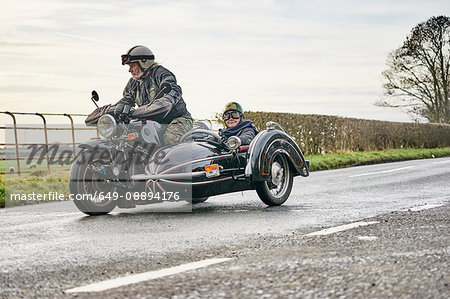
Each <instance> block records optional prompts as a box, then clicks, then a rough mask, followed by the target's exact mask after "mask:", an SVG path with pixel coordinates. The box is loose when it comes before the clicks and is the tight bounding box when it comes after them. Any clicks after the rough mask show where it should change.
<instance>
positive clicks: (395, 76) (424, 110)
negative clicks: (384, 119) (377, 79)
mask: <svg viewBox="0 0 450 299" xmlns="http://www.w3.org/2000/svg"><path fill="white" fill-rule="evenodd" d="M387 66H388V69H387V70H386V71H384V72H383V77H384V79H385V83H384V85H383V86H384V88H385V91H386V92H385V97H384V99H383V100H380V101H378V102H377V103H376V105H379V106H385V107H397V108H398V107H400V108H406V109H407V111H408V113H409V114H410V115H411V116H412V117H414V119H415V120H416V121H417V120H419V119H423V118H425V119H426V120H428V121H429V122H436V123H450V100H449V89H450V82H449V67H450V18H449V17H447V16H438V17H431V18H430V19H429V20H428V21H426V22H424V23H420V24H418V25H417V26H415V27H414V28H413V29H412V30H411V33H410V35H409V36H407V38H406V40H405V41H404V42H403V45H402V46H401V47H400V48H398V49H396V50H394V51H392V52H391V53H390V54H389V56H388V58H387Z"/></svg>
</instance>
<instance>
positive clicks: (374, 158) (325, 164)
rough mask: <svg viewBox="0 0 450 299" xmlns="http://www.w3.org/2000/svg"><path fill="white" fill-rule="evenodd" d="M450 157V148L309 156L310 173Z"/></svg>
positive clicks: (307, 157)
mask: <svg viewBox="0 0 450 299" xmlns="http://www.w3.org/2000/svg"><path fill="white" fill-rule="evenodd" d="M447 156H450V147H445V148H431V149H415V148H409V149H395V150H386V151H372V152H342V153H334V154H324V155H309V156H306V157H305V158H306V159H307V160H309V161H310V165H311V171H316V170H326V169H336V168H343V167H352V166H359V165H369V164H378V163H387V162H395V161H404V160H415V159H426V158H439V157H447Z"/></svg>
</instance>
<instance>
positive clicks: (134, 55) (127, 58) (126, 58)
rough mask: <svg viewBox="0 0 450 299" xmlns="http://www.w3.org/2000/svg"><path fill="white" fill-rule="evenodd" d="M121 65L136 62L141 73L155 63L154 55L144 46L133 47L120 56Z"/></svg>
mask: <svg viewBox="0 0 450 299" xmlns="http://www.w3.org/2000/svg"><path fill="white" fill-rule="evenodd" d="M121 57H122V65H125V64H130V63H132V62H137V63H138V65H139V66H140V68H141V70H142V71H145V70H146V69H148V68H149V67H151V66H152V65H153V64H154V63H155V55H153V52H152V51H151V50H150V49H149V48H147V47H145V46H140V45H139V46H134V47H133V48H131V49H130V50H128V51H127V54H123V55H122V56H121Z"/></svg>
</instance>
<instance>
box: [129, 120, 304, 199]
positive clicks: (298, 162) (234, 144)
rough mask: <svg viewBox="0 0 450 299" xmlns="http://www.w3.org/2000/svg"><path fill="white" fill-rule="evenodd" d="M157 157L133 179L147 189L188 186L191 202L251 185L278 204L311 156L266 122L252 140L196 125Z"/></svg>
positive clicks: (157, 189)
mask: <svg viewBox="0 0 450 299" xmlns="http://www.w3.org/2000/svg"><path fill="white" fill-rule="evenodd" d="M155 156H158V157H160V159H153V160H152V161H151V162H150V163H149V164H148V165H147V166H146V167H145V173H144V174H136V175H133V176H131V179H132V180H134V181H145V182H146V186H147V188H149V190H150V189H151V190H152V191H153V192H157V193H158V192H169V191H174V190H189V196H190V197H191V199H192V202H193V203H199V202H203V201H205V200H206V199H207V198H208V197H210V196H214V195H219V194H224V193H231V192H236V191H244V190H252V189H253V190H256V192H257V193H258V196H259V197H260V199H261V200H262V201H263V202H264V203H265V204H267V205H269V206H278V205H281V204H283V203H284V202H285V201H286V200H287V199H288V197H289V195H290V193H291V190H292V186H293V177H295V176H303V177H307V176H308V175H309V161H307V160H305V158H304V156H303V153H302V151H301V150H300V148H299V147H298V145H297V143H296V142H295V140H294V139H293V138H292V137H291V136H290V135H289V134H288V133H287V132H286V131H285V130H284V128H282V127H281V126H280V125H279V124H277V123H275V122H268V123H267V125H266V130H264V131H262V132H260V133H259V134H258V135H257V136H256V137H255V138H254V139H253V141H252V142H251V143H250V145H241V144H240V140H239V138H238V137H231V138H229V139H228V141H227V143H224V142H223V141H222V140H221V138H220V136H219V135H218V134H217V133H215V132H213V131H210V130H204V129H199V130H193V131H190V132H188V133H186V135H184V136H183V137H182V138H181V141H180V143H179V144H177V145H175V146H172V147H168V148H162V149H160V150H159V151H158V152H157V153H155Z"/></svg>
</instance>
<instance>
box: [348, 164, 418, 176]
mask: <svg viewBox="0 0 450 299" xmlns="http://www.w3.org/2000/svg"><path fill="white" fill-rule="evenodd" d="M413 167H415V166H407V167H402V168H395V169H389V170H383V171H375V172H366V173H360V174H355V175H351V176H349V178H355V177H359V176H365V175H373V174H380V173H388V172H394V171H400V170H405V169H409V168H413Z"/></svg>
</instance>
